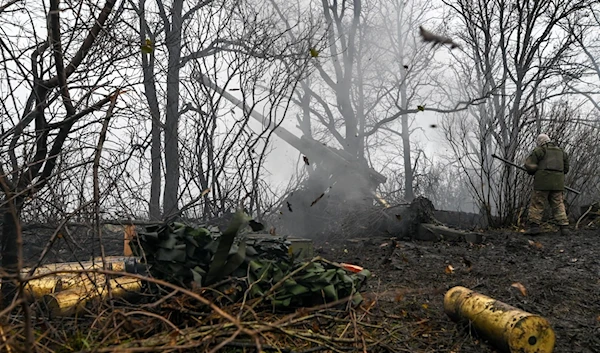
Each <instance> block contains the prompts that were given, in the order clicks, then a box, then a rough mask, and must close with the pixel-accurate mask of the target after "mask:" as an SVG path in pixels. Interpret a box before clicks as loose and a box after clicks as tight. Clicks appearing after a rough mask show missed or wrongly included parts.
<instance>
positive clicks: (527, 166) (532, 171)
mask: <svg viewBox="0 0 600 353" xmlns="http://www.w3.org/2000/svg"><path fill="white" fill-rule="evenodd" d="M525 170H527V174H529V175H535V172H537V164H531V163H525Z"/></svg>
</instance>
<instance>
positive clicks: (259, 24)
mask: <svg viewBox="0 0 600 353" xmlns="http://www.w3.org/2000/svg"><path fill="white" fill-rule="evenodd" d="M254 5H255V4H253V3H252V2H239V1H225V2H215V1H205V2H201V3H192V2H190V3H188V2H185V1H183V0H175V1H172V2H170V3H168V4H167V3H165V2H162V1H158V2H156V3H153V4H152V6H150V5H149V4H146V1H145V0H142V1H141V2H140V3H139V5H138V6H136V7H137V11H138V14H139V17H140V32H139V33H140V40H141V42H142V49H143V52H142V54H141V55H142V67H143V68H144V70H143V71H144V89H145V95H146V100H147V103H148V106H149V108H150V109H149V110H150V113H151V117H152V133H151V135H152V137H151V141H152V142H151V146H152V147H151V161H152V162H151V165H152V173H151V175H152V181H151V188H150V189H151V197H150V216H151V218H157V217H158V216H159V213H160V212H159V209H158V205H159V198H160V196H159V193H160V188H161V185H162V173H161V167H160V166H161V163H163V162H164V170H165V183H164V186H165V189H164V196H163V215H164V217H169V216H171V215H176V214H179V213H180V212H179V211H180V206H181V205H180V202H181V198H182V196H183V194H186V195H188V196H189V198H188V200H187V202H192V203H194V202H197V201H199V200H197V197H196V196H192V195H191V194H193V193H196V194H199V193H200V192H202V191H203V190H211V192H212V195H210V194H207V193H206V192H205V193H203V195H204V199H205V201H207V200H208V197H209V196H213V198H214V199H221V200H223V201H224V200H228V199H230V197H232V196H233V195H223V194H220V191H222V190H219V187H217V185H210V184H211V181H210V180H211V179H212V182H219V180H221V178H224V177H225V175H224V174H222V173H223V171H224V170H227V169H229V168H231V167H233V165H232V164H228V165H226V166H225V165H222V166H220V167H219V168H216V169H213V168H211V167H210V166H207V165H205V164H206V163H208V164H213V163H217V164H219V163H221V162H223V163H224V162H226V159H227V158H230V156H231V153H237V151H238V150H237V149H238V148H241V150H252V151H257V150H258V149H259V147H257V146H256V144H257V143H259V141H260V143H259V145H260V147H261V148H263V147H265V148H266V146H267V144H266V141H267V140H265V138H267V137H268V136H267V135H268V134H266V135H265V133H266V132H267V131H268V130H267V129H265V128H263V129H261V131H259V132H258V134H257V135H254V136H253V135H252V133H250V131H249V130H248V129H249V128H248V121H247V118H248V117H249V116H248V115H246V114H248V112H244V113H243V115H244V116H245V117H243V119H242V120H240V119H237V118H236V117H235V116H232V115H231V113H230V112H231V111H232V107H231V106H229V107H227V104H223V103H222V102H220V96H219V95H216V93H215V91H214V90H212V89H206V87H204V86H203V80H202V79H201V78H202V77H211V80H213V81H214V82H218V81H222V77H225V82H226V84H227V85H229V84H231V85H238V83H239V85H241V86H246V87H243V88H244V89H241V88H239V87H238V88H236V92H238V93H241V94H242V97H240V98H242V99H244V100H247V99H248V100H249V101H251V103H249V105H250V108H253V107H254V106H255V105H256V106H262V105H264V104H265V103H266V105H267V106H269V108H268V109H274V110H273V113H274V112H275V109H278V108H277V106H278V104H279V103H278V101H279V100H280V99H281V98H282V97H283V96H284V95H285V94H284V93H285V92H286V90H287V87H286V86H285V85H289V84H293V78H295V77H296V76H297V72H293V73H292V72H290V71H287V72H285V73H284V72H281V71H280V73H279V74H276V75H274V73H276V72H277V70H280V69H278V68H277V65H278V64H277V63H276V62H277V61H285V60H292V61H293V60H295V59H294V58H295V57H296V56H297V54H296V53H295V52H294V50H295V49H294V44H293V43H292V42H293V41H287V40H285V39H286V38H287V36H285V35H284V34H282V33H283V32H285V28H280V27H279V26H278V25H277V23H276V22H275V21H273V18H274V17H273V16H274V13H273V12H272V10H268V7H264V8H262V12H259V11H258V8H257V7H255V6H254ZM150 10H152V11H150ZM163 48H164V49H166V50H164V51H163ZM250 63H252V65H254V66H253V68H251V67H250V65H251V64H250ZM292 66H293V65H292ZM161 67H166V70H161ZM298 67H300V66H298V65H296V66H295V68H298ZM270 70H275V71H270ZM301 71H302V70H300V72H301ZM284 74H285V75H287V76H288V79H285V80H283V81H281V77H283V76H282V75H284ZM290 74H291V75H290ZM280 75H281V76H280ZM277 76H280V77H277ZM261 77H272V78H273V80H272V81H271V82H270V83H269V82H267V81H268V80H262V82H259V81H261V80H260V78H261ZM199 78H200V79H199ZM276 81H277V83H276ZM284 81H285V84H282V82H284ZM252 82H254V83H255V84H252ZM263 86H267V87H268V86H271V87H269V88H267V91H268V92H269V93H270V94H272V96H271V97H268V96H265V95H264V94H263V95H262V96H261V98H258V97H257V94H258V93H257V92H258V91H261V90H262V91H264V89H263V88H261V87H263ZM275 87H277V88H276V89H275ZM269 90H272V91H269ZM161 92H165V93H164V94H163V93H161ZM267 101H268V103H267ZM229 104H230V103H229ZM161 106H165V109H164V111H162V109H161V108H160V107H161ZM226 114H228V115H227V117H225V115H226ZM163 116H164V119H163ZM184 116H185V117H190V118H191V120H187V119H186V120H184V121H185V124H186V126H185V127H184V128H185V129H186V131H185V132H184V133H180V132H179V129H180V128H181V127H182V126H181V125H182V124H181V118H182V117H184ZM162 120H164V123H162ZM225 121H227V124H232V125H233V126H235V127H236V128H235V129H230V130H228V131H227V132H224V131H222V129H223V127H224V126H223V125H222V124H223V123H225ZM189 122H193V124H191V125H190V124H188V123H189ZM238 126H239V128H240V130H237V127H238ZM163 130H164V141H165V144H164V158H161V152H160V151H161V134H162V131H163ZM188 132H190V133H191V135H186V134H187V133H188ZM220 134H224V135H221V136H219V135H220ZM192 136H195V137H193V138H192ZM238 140H239V141H238ZM240 141H245V142H240ZM238 143H241V145H237V144H238ZM244 143H246V144H249V145H248V146H246V147H248V148H245V147H243V145H244ZM234 145H236V146H237V147H236V148H235V149H233V150H232V148H233V146H234ZM220 151H223V152H224V153H225V154H224V155H222V156H219V153H220ZM206 153H208V155H207V154H206ZM184 155H185V158H190V159H188V160H187V161H189V162H193V164H189V163H184V164H183V169H182V162H183V158H184ZM238 156H239V155H238ZM221 157H222V158H225V159H224V160H215V158H221ZM243 157H244V158H246V159H247V160H248V161H255V160H256V161H260V165H262V161H263V160H264V155H263V154H262V153H255V155H253V156H249V155H248V154H243ZM205 158H207V159H205ZM228 162H231V160H229V161H228ZM212 167H215V165H212ZM237 167H240V168H242V169H243V170H244V171H245V170H247V169H246V167H247V166H246V165H245V162H244V163H241V164H239V165H238V166H237ZM258 169H260V168H259V164H252V167H251V168H250V170H252V171H253V173H254V176H253V177H252V179H253V180H254V182H253V183H255V184H256V183H257V182H258V180H257V178H258V174H256V171H257V170H258ZM231 172H233V171H231ZM241 172H242V171H240V173H241ZM182 173H184V175H183V176H184V178H183V179H184V180H183V179H182ZM198 173H200V175H198ZM207 173H208V174H207ZM211 173H216V174H214V175H211ZM213 178H215V179H213ZM196 181H200V183H199V184H198V185H196V184H197V183H196ZM182 182H183V183H182ZM192 185H195V186H196V187H197V188H194V189H193V190H191V189H190V186H192ZM232 187H233V186H232ZM240 187H242V185H241V184H239V185H237V186H235V188H240ZM252 192H255V191H252ZM225 196H227V197H225ZM213 206H214V205H213ZM222 206H223V205H222ZM204 207H205V211H206V212H208V214H207V216H208V215H210V214H211V213H212V212H211V210H210V209H209V204H208V203H205V204H204ZM222 208H223V207H219V210H221V209H222Z"/></svg>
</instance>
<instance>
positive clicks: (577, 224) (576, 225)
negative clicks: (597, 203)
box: [575, 204, 594, 230]
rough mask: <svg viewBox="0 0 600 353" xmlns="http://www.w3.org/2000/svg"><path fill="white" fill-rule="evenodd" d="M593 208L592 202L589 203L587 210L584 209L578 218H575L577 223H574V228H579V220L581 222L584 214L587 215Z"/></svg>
mask: <svg viewBox="0 0 600 353" xmlns="http://www.w3.org/2000/svg"><path fill="white" fill-rule="evenodd" d="M593 208H594V204H591V205H590V207H588V209H587V211H585V212H584V213H583V214H582V215H581V217H579V219H578V220H577V223H575V229H576V230H577V229H579V222H581V221H582V220H583V219H584V218H585V216H587V215H588V214H589V213H590V212H591V211H592V209H593Z"/></svg>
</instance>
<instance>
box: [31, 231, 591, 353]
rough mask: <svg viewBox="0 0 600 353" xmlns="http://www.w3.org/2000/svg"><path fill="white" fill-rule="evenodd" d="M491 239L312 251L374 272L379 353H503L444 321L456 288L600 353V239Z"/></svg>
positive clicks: (371, 297)
mask: <svg viewBox="0 0 600 353" xmlns="http://www.w3.org/2000/svg"><path fill="white" fill-rule="evenodd" d="M111 230H112V231H111ZM51 234H52V231H51V230H48V229H38V228H31V229H28V230H27V232H26V234H25V235H24V238H25V249H26V250H27V251H26V253H25V257H26V260H27V261H26V262H27V263H28V264H32V263H35V262H36V261H35V260H37V259H38V258H39V254H40V253H41V251H42V249H43V248H44V246H45V243H46V241H47V239H49V237H50V235H51ZM103 234H104V235H103V239H104V241H105V249H106V254H107V255H120V254H122V252H121V251H122V245H123V238H122V237H123V233H122V230H120V229H117V228H115V229H108V228H107V229H106V231H105V232H104V233H103ZM484 234H485V237H484V241H483V243H481V244H470V243H447V242H424V241H400V240H395V239H393V238H389V237H365V238H361V239H344V238H342V237H335V236H330V237H329V238H328V239H327V240H324V239H320V240H316V241H315V244H314V245H315V251H316V254H317V255H321V256H322V257H324V258H326V259H328V260H332V261H337V262H346V263H352V264H356V265H360V266H363V267H365V268H366V269H368V270H370V271H371V273H372V275H373V276H372V278H370V279H369V281H368V282H367V285H366V288H364V293H365V295H364V297H365V303H364V304H363V306H368V307H369V309H368V310H367V312H366V313H365V314H364V315H369V316H370V317H368V320H369V322H372V323H373V324H376V325H380V326H386V327H387V326H389V327H390V328H392V327H393V329H390V331H393V337H394V338H393V339H392V340H389V339H387V340H386V342H385V344H384V343H382V344H381V345H379V346H377V349H376V350H373V352H448V353H450V352H454V353H457V352H464V353H471V352H472V353H475V352H477V353H485V352H496V350H494V347H492V346H491V345H490V344H488V343H487V342H486V341H485V340H484V339H482V338H480V337H477V335H476V333H473V332H471V331H470V330H469V329H468V328H467V327H465V326H464V325H460V324H456V323H454V322H452V321H451V320H450V319H449V318H448V317H447V316H446V314H445V313H444V310H443V298H444V294H445V293H446V291H447V290H448V289H450V288H452V287H454V286H464V287H467V288H471V289H473V290H476V291H478V292H480V293H482V294H485V295H488V296H491V297H493V298H495V299H498V300H500V301H502V302H504V303H507V304H509V305H512V306H515V307H517V308H520V309H522V310H525V311H527V312H530V313H534V314H538V315H540V316H543V317H545V318H547V319H548V320H549V321H550V323H551V325H552V327H553V329H554V331H555V333H556V347H555V350H554V351H555V352H572V353H576V352H600V247H599V246H598V243H599V240H600V230H581V231H579V232H574V233H573V234H572V235H571V236H568V237H564V236H561V235H559V234H557V233H547V234H542V235H539V236H536V237H527V236H525V235H523V234H522V233H517V232H510V231H488V232H485V233H484ZM57 242H58V243H57V244H55V246H54V247H53V249H52V250H51V251H50V252H49V254H48V256H47V258H46V259H45V261H44V262H54V261H74V260H89V258H91V257H93V256H98V255H99V252H98V246H97V239H95V237H94V236H93V234H92V232H91V230H85V229H79V230H73V232H68V234H64V235H63V236H61V237H60V238H59V239H57ZM450 266H451V268H452V269H453V270H450ZM515 283H520V284H521V285H522V286H523V287H524V289H525V290H526V292H524V293H522V291H521V290H520V289H519V288H517V287H515V286H513V284H515ZM524 294H525V295H524ZM390 335H391V334H390ZM290 351H291V350H290Z"/></svg>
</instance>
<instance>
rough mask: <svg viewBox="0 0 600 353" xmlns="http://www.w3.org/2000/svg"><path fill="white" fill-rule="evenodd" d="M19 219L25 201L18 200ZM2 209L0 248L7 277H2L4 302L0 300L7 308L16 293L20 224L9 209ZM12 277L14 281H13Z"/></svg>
mask: <svg viewBox="0 0 600 353" xmlns="http://www.w3.org/2000/svg"><path fill="white" fill-rule="evenodd" d="M16 204H17V205H16V207H17V217H18V216H19V214H20V213H21V207H22V204H23V201H22V200H21V199H20V198H18V199H17V200H16ZM8 207H10V206H9V205H7V206H6V207H5V208H2V215H3V224H2V237H1V239H0V246H1V247H2V250H1V254H2V269H3V272H4V273H5V274H6V275H7V277H2V298H1V299H2V300H0V303H1V306H2V307H5V306H7V305H10V303H11V302H12V299H13V297H14V295H15V293H16V290H17V288H16V286H15V285H14V282H13V281H12V280H14V277H15V276H16V275H17V269H18V263H19V244H18V238H19V234H18V228H17V227H18V224H17V223H16V222H18V221H19V220H18V219H17V220H15V217H14V216H13V213H12V212H11V210H10V209H9V208H8ZM11 277H12V279H11Z"/></svg>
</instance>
